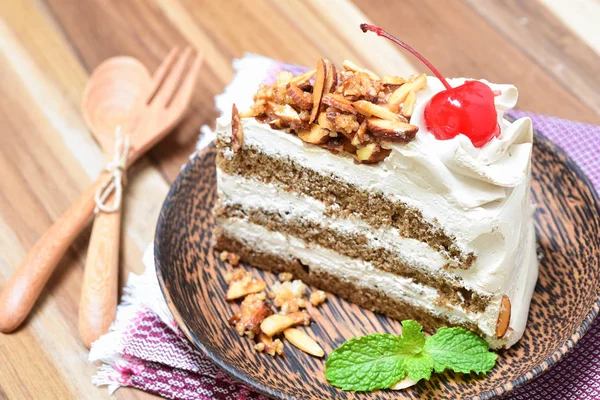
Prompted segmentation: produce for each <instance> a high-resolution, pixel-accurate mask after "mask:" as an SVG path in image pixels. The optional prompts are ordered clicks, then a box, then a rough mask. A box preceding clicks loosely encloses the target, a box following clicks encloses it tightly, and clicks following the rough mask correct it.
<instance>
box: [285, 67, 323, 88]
mask: <svg viewBox="0 0 600 400" xmlns="http://www.w3.org/2000/svg"><path fill="white" fill-rule="evenodd" d="M316 72H317V70H316V69H311V70H310V71H306V72H305V73H303V74H300V75H298V76H295V77H293V78H292V79H290V82H289V83H293V84H294V85H297V86H300V87H302V84H303V83H306V82H308V81H310V80H311V79H312V77H313V76H315V73H316Z"/></svg>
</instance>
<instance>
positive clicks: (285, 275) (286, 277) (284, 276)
mask: <svg viewBox="0 0 600 400" xmlns="http://www.w3.org/2000/svg"><path fill="white" fill-rule="evenodd" d="M293 278H294V275H292V273H291V272H282V273H280V274H279V280H280V281H281V282H289V281H291V280H292V279H293Z"/></svg>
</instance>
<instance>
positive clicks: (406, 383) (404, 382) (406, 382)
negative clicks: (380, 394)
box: [292, 343, 417, 390]
mask: <svg viewBox="0 0 600 400" xmlns="http://www.w3.org/2000/svg"><path fill="white" fill-rule="evenodd" d="M292 344H293V343H292ZM416 384H417V381H415V380H414V379H410V378H409V377H408V376H407V377H406V378H404V379H400V380H399V381H398V382H396V383H394V384H393V385H392V386H390V389H392V390H402V389H406V388H407V387H411V386H413V385H416Z"/></svg>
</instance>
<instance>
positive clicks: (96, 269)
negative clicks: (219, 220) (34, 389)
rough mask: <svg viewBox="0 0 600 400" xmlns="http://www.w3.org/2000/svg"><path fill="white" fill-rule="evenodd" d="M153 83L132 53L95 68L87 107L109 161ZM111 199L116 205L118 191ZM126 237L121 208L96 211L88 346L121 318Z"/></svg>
mask: <svg viewBox="0 0 600 400" xmlns="http://www.w3.org/2000/svg"><path fill="white" fill-rule="evenodd" d="M151 82H152V77H151V76H150V73H149V72H148V70H147V69H146V67H145V66H144V65H143V64H142V63H141V62H140V61H138V60H137V59H135V58H132V57H113V58H109V59H108V60H106V61H104V62H103V63H102V64H100V65H99V66H98V67H97V68H96V69H95V70H94V72H93V73H92V76H91V77H90V79H89V81H88V83H87V85H86V87H85V90H84V92H83V98H82V100H81V108H82V110H83V117H84V119H85V121H86V123H87V125H88V127H89V128H90V130H91V131H92V133H93V135H94V137H95V138H96V141H97V142H98V143H99V144H100V147H102V150H103V151H104V155H105V156H106V159H107V161H112V159H113V158H114V153H115V148H114V145H115V139H116V129H117V127H118V126H121V127H123V128H125V127H126V126H125V125H126V124H127V121H128V119H131V118H132V117H133V112H134V111H135V109H136V108H137V107H138V103H139V102H140V101H142V100H143V97H144V95H145V94H146V93H147V91H148V90H149V88H150V85H151ZM124 133H126V132H124ZM104 174H106V175H108V174H109V173H108V172H104ZM106 201H107V204H112V203H113V201H114V195H111V196H110V197H109V198H108V199H107V200H106ZM120 236H121V207H119V208H118V209H117V210H115V211H114V212H111V213H106V212H99V213H98V214H96V217H95V219H94V225H93V227H92V235H91V237H90V244H89V247H88V253H87V259H86V263H85V270H84V276H83V286H82V288H81V301H80V303H79V334H80V336H81V340H82V341H83V344H84V345H85V346H86V347H88V348H89V347H90V346H91V344H92V342H94V341H95V340H96V339H98V338H99V337H100V336H101V335H103V334H104V333H106V332H108V328H109V327H110V324H111V323H112V321H114V319H115V314H116V311H117V298H118V287H117V286H118V275H119V245H120Z"/></svg>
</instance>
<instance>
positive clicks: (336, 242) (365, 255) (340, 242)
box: [215, 205, 490, 312]
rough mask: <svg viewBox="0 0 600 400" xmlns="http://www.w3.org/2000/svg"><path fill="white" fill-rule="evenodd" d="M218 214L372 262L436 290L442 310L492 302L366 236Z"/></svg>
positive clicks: (234, 212)
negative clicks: (410, 261) (415, 264)
mask: <svg viewBox="0 0 600 400" xmlns="http://www.w3.org/2000/svg"><path fill="white" fill-rule="evenodd" d="M215 212H216V216H217V219H218V220H219V219H228V218H240V219H246V220H248V221H249V222H252V223H254V224H257V225H261V226H263V227H265V228H267V229H269V230H271V231H274V232H283V233H285V234H288V235H290V236H294V237H297V238H299V239H302V240H304V241H305V242H307V243H314V244H317V245H319V246H321V247H325V248H328V249H331V250H332V251H334V252H336V253H339V254H343V255H345V256H347V257H350V258H355V259H360V260H363V261H366V262H369V263H371V264H372V265H373V266H374V267H375V268H378V269H380V270H382V271H386V272H390V273H393V274H395V275H398V276H402V277H405V278H410V279H412V280H413V281H414V282H418V283H420V284H423V285H425V286H429V287H432V288H435V289H436V290H437V291H438V293H439V298H438V299H437V302H436V303H437V304H439V305H440V306H444V305H446V304H452V305H456V306H460V307H462V308H463V309H465V310H469V311H471V312H483V311H484V310H485V309H486V307H487V306H488V304H489V301H490V298H489V296H485V295H481V294H479V293H474V292H472V291H470V290H467V289H465V288H464V287H462V284H461V282H460V281H459V280H458V279H456V280H452V279H450V278H448V277H446V276H442V275H439V274H435V273H430V274H428V273H426V272H424V271H423V270H420V269H417V268H415V267H414V266H411V265H409V264H406V263H405V262H403V261H402V260H400V259H399V258H398V256H397V255H396V254H394V253H392V252H390V251H389V250H387V249H385V248H383V247H375V246H372V245H369V244H368V239H367V237H366V236H365V235H364V234H360V233H346V232H343V233H342V232H338V231H335V230H333V229H330V228H326V227H323V226H321V225H319V224H317V223H314V222H312V221H309V220H306V219H302V220H300V219H295V220H293V221H290V220H287V219H285V218H283V217H282V216H281V215H279V213H276V212H268V211H266V210H257V209H248V208H241V207H240V206H239V205H230V206H229V205H228V206H220V207H216V208H215Z"/></svg>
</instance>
